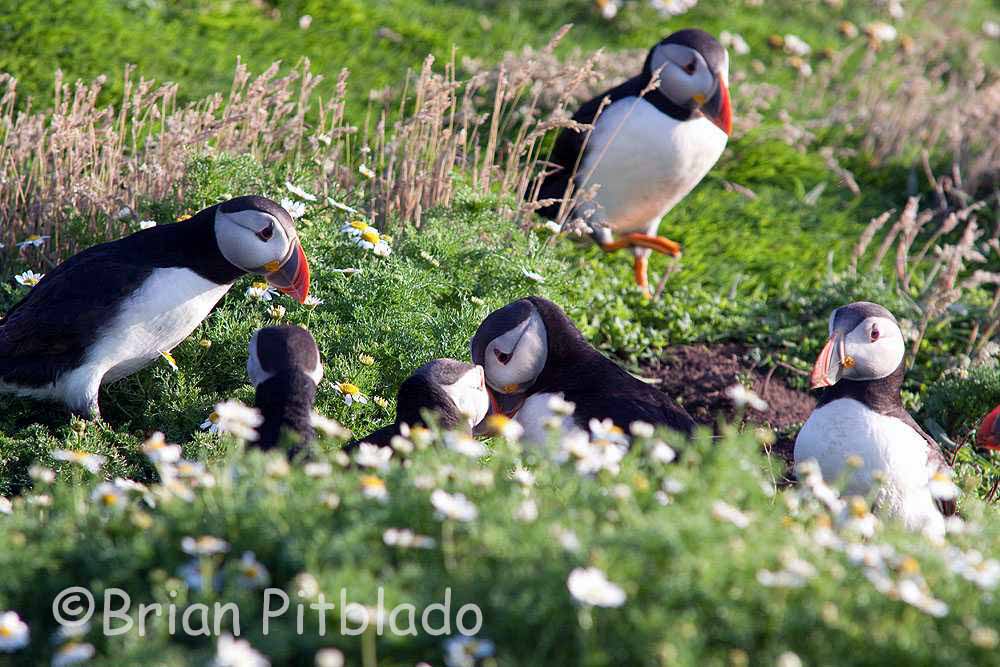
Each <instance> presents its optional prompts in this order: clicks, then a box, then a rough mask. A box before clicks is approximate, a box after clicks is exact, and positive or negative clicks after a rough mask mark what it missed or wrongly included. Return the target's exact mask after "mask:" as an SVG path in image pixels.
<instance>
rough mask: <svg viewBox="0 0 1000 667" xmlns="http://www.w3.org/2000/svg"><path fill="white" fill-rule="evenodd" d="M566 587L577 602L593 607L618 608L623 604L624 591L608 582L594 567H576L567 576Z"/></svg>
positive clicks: (602, 573) (605, 576)
mask: <svg viewBox="0 0 1000 667" xmlns="http://www.w3.org/2000/svg"><path fill="white" fill-rule="evenodd" d="M566 587H567V588H568V589H569V592H570V595H572V596H573V597H574V598H575V599H576V600H577V601H579V602H582V603H583V604H587V605H591V606H594V607H620V606H622V605H623V604H625V597H626V596H625V591H624V590H623V589H622V587H621V586H618V585H617V584H614V583H612V582H611V581H608V577H607V575H606V574H604V572H603V571H601V570H600V569H598V568H596V567H588V568H582V567H578V568H576V569H574V570H573V571H572V572H570V574H569V578H568V579H567V580H566Z"/></svg>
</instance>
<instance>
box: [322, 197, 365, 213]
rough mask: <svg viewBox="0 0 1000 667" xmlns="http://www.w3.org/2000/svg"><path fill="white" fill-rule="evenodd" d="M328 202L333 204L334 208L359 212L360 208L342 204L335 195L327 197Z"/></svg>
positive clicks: (346, 211)
mask: <svg viewBox="0 0 1000 667" xmlns="http://www.w3.org/2000/svg"><path fill="white" fill-rule="evenodd" d="M326 203H327V204H329V205H330V206H332V207H333V208H336V209H340V210H341V211H344V212H345V213H357V212H358V209H356V208H352V207H350V206H348V205H347V204H341V203H340V202H339V201H337V200H335V199H334V198H333V197H327V198H326Z"/></svg>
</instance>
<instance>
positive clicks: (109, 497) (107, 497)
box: [101, 493, 118, 507]
mask: <svg viewBox="0 0 1000 667" xmlns="http://www.w3.org/2000/svg"><path fill="white" fill-rule="evenodd" d="M101 502H102V503H104V504H105V505H107V506H108V507H110V506H111V505H114V504H115V503H117V502H118V496H116V495H115V494H113V493H105V494H103V495H102V496H101Z"/></svg>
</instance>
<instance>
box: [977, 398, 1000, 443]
mask: <svg viewBox="0 0 1000 667" xmlns="http://www.w3.org/2000/svg"><path fill="white" fill-rule="evenodd" d="M976 445H978V446H979V447H982V448H983V449H992V450H994V451H1000V405H998V406H997V407H995V408H993V410H992V411H991V412H990V414H988V415H986V416H985V417H984V418H983V421H982V422H980V424H979V428H978V429H977V430H976Z"/></svg>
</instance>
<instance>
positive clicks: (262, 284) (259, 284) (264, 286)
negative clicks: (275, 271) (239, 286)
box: [250, 282, 267, 291]
mask: <svg viewBox="0 0 1000 667" xmlns="http://www.w3.org/2000/svg"><path fill="white" fill-rule="evenodd" d="M250 287H252V288H254V289H259V290H261V291H264V290H266V289H267V283H265V282H255V283H254V284H253V285H251V286H250Z"/></svg>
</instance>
